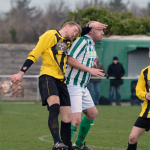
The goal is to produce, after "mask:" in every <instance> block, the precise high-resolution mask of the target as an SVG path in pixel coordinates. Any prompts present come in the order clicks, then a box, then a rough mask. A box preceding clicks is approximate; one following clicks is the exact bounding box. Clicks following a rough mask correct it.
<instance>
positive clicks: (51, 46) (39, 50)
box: [27, 30, 71, 79]
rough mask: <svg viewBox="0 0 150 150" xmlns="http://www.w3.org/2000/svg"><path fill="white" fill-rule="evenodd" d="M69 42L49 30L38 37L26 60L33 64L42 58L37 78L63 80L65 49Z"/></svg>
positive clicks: (56, 32) (54, 31) (65, 58)
mask: <svg viewBox="0 0 150 150" xmlns="http://www.w3.org/2000/svg"><path fill="white" fill-rule="evenodd" d="M70 43H71V41H66V40H65V39H64V38H63V37H62V36H61V35H60V34H59V32H58V31H56V30H49V31H47V32H45V33H44V34H43V35H42V36H40V38H39V41H38V43H37V45H36V47H35V48H34V49H33V50H32V52H30V53H29V55H28V57H27V59H30V60H32V61H33V63H35V61H36V60H38V58H39V57H40V55H41V57H42V66H41V71H40V74H39V76H41V75H43V74H46V75H50V76H53V77H55V78H57V79H64V73H65V72H66V68H65V66H66V61H67V48H68V47H69V46H70Z"/></svg>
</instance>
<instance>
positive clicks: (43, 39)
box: [27, 30, 56, 63]
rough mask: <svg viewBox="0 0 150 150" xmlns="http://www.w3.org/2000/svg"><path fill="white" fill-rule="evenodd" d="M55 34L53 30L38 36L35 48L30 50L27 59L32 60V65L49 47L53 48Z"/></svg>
mask: <svg viewBox="0 0 150 150" xmlns="http://www.w3.org/2000/svg"><path fill="white" fill-rule="evenodd" d="M55 38H56V37H55V33H54V32H53V30H49V31H47V32H45V33H44V34H43V35H42V36H40V38H39V41H38V43H37V45H36V47H35V48H34V49H33V50H32V52H30V53H29V55H28V58H27V59H30V60H32V61H33V62H34V63H35V61H37V60H38V58H39V57H40V55H41V54H42V53H43V52H44V51H45V50H46V49H48V48H49V47H52V46H54V44H55V41H56V39H55Z"/></svg>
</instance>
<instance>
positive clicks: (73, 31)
mask: <svg viewBox="0 0 150 150" xmlns="http://www.w3.org/2000/svg"><path fill="white" fill-rule="evenodd" d="M78 34H79V29H78V27H77V26H75V25H74V26H69V27H68V28H67V29H66V37H67V39H68V40H71V39H72V38H74V37H76V36H77V35H78Z"/></svg>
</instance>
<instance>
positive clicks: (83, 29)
mask: <svg viewBox="0 0 150 150" xmlns="http://www.w3.org/2000/svg"><path fill="white" fill-rule="evenodd" d="M91 29H92V28H90V27H89V25H88V26H85V27H83V28H82V33H81V36H83V35H86V34H88V33H89V32H90V31H91Z"/></svg>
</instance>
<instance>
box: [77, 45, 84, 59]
mask: <svg viewBox="0 0 150 150" xmlns="http://www.w3.org/2000/svg"><path fill="white" fill-rule="evenodd" d="M85 47H86V45H84V46H83V47H82V49H81V50H80V52H79V53H78V55H77V56H76V58H77V57H78V56H79V55H80V54H81V53H82V52H83V51H84V49H85Z"/></svg>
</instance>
